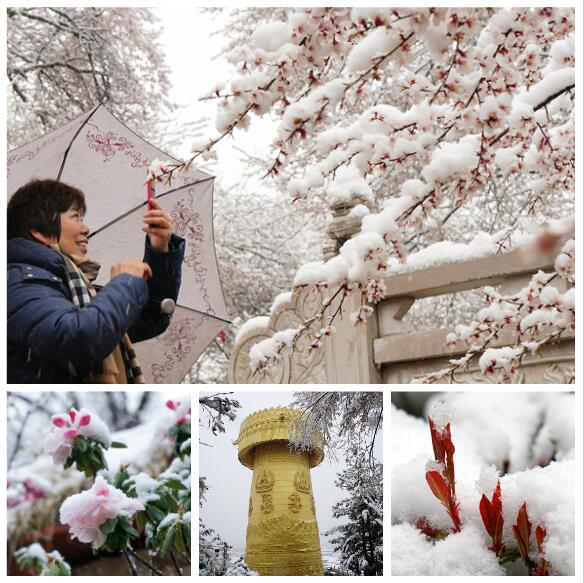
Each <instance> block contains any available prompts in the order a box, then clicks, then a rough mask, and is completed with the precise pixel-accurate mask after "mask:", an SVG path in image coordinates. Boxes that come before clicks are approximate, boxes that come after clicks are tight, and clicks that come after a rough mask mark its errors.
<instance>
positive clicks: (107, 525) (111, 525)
mask: <svg viewBox="0 0 584 583" xmlns="http://www.w3.org/2000/svg"><path fill="white" fill-rule="evenodd" d="M117 524H118V519H117V518H110V519H109V520H106V521H105V522H104V523H103V524H102V525H101V526H100V527H99V530H101V532H103V534H105V535H108V534H110V533H111V532H113V531H114V530H115V529H116V526H117Z"/></svg>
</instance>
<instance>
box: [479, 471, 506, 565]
mask: <svg viewBox="0 0 584 583" xmlns="http://www.w3.org/2000/svg"><path fill="white" fill-rule="evenodd" d="M479 510H480V512H481V517H482V519H483V524H484V525H485V529H486V531H487V532H488V533H489V536H490V537H491V540H492V541H493V544H492V546H491V547H489V548H490V549H491V550H492V551H494V552H495V554H497V555H498V554H499V553H500V552H501V550H502V548H503V524H504V519H503V505H502V504H501V483H500V482H499V481H498V480H497V486H496V488H495V491H494V492H493V498H492V499H491V500H489V499H488V498H487V497H486V496H485V495H484V494H483V497H482V498H481V502H480V504H479Z"/></svg>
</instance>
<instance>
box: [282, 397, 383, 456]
mask: <svg viewBox="0 0 584 583" xmlns="http://www.w3.org/2000/svg"><path fill="white" fill-rule="evenodd" d="M292 406H293V407H294V408H296V409H300V410H301V411H303V415H301V416H300V417H299V419H298V421H297V422H296V423H295V424H294V426H293V427H291V436H290V441H291V443H292V444H293V445H294V446H295V447H298V448H300V449H303V448H307V449H310V447H311V446H312V443H313V439H314V433H315V432H317V433H320V434H321V435H322V436H323V439H324V443H325V445H326V446H327V447H328V448H329V450H331V453H332V454H333V455H334V450H335V449H348V448H349V447H351V446H352V444H354V443H357V442H362V443H364V444H365V446H364V447H366V449H367V451H368V455H369V456H371V457H372V455H373V447H374V446H375V441H376V439H377V438H378V437H379V435H380V434H379V432H380V431H381V429H382V427H383V393H382V392H380V391H355V392H353V391H351V392H347V391H344V392H343V391H326V392H321V391H302V392H297V393H294V401H293V403H292Z"/></svg>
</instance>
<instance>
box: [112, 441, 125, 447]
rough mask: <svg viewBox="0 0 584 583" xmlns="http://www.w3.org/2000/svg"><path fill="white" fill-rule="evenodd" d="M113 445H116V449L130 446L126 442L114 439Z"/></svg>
mask: <svg viewBox="0 0 584 583" xmlns="http://www.w3.org/2000/svg"><path fill="white" fill-rule="evenodd" d="M111 447H114V448H116V449H123V448H125V447H128V446H127V445H126V444H125V443H122V442H121V441H112V445H111Z"/></svg>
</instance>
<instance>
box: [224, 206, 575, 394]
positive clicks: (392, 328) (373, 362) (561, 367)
mask: <svg viewBox="0 0 584 583" xmlns="http://www.w3.org/2000/svg"><path fill="white" fill-rule="evenodd" d="M333 216H334V220H333V222H332V226H331V227H330V228H329V242H328V243H327V245H325V249H324V256H325V259H326V258H327V256H331V255H332V254H333V253H334V252H335V250H337V249H338V247H339V246H340V244H342V242H343V241H344V240H346V239H347V238H348V237H349V236H351V235H352V234H354V233H355V232H357V231H358V229H359V222H360V221H355V220H353V219H352V217H350V215H349V214H348V212H347V208H346V207H344V208H343V209H340V211H339V209H336V213H335V209H333ZM558 252H559V248H556V249H553V250H550V252H549V253H547V254H545V255H544V254H539V255H537V256H536V255H534V253H533V252H528V251H526V250H516V251H512V252H508V253H503V254H499V255H490V256H485V257H482V258H478V259H473V260H470V261H458V262H455V263H445V264H441V265H437V266H433V267H427V268H424V269H419V270H417V271H411V272H407V273H400V274H398V275H394V276H392V277H390V278H388V279H386V281H385V284H386V288H387V290H388V292H387V295H386V297H385V299H384V300H383V301H382V302H380V303H379V304H378V305H377V306H376V310H375V312H374V314H373V316H372V317H371V318H369V319H368V320H367V322H366V323H365V324H360V325H358V326H354V325H353V324H351V322H350V319H349V315H350V314H351V313H352V312H355V311H357V309H358V307H359V305H360V297H359V294H357V293H356V294H351V295H349V296H347V297H346V298H345V300H344V303H343V306H342V310H341V312H340V314H339V315H338V316H337V318H336V319H335V322H334V326H335V328H336V333H335V334H333V335H332V336H330V337H328V338H326V339H325V340H324V342H323V345H322V347H321V348H320V349H317V350H311V349H310V348H309V344H310V342H309V339H308V338H307V337H301V339H300V341H299V342H298V343H297V345H296V349H295V350H294V352H291V351H290V350H288V349H285V350H283V351H282V353H281V355H280V358H279V360H278V361H277V362H276V363H273V364H272V365H271V366H269V368H268V373H267V374H261V375H260V374H257V375H252V374H251V370H250V366H249V351H250V349H251V347H252V346H253V345H254V344H256V343H257V342H259V341H261V340H263V339H265V338H269V337H271V336H272V335H273V334H274V333H276V332H278V331H280V330H285V329H288V328H297V327H298V326H299V325H301V324H302V323H303V322H304V321H306V320H307V319H309V318H310V317H312V316H313V315H314V314H315V313H316V312H317V311H318V308H319V306H320V305H321V304H322V302H323V301H326V299H328V297H329V296H328V294H330V293H332V292H334V290H332V291H330V292H327V291H325V292H322V293H315V292H314V291H312V290H311V289H308V288H302V289H300V290H295V291H294V292H292V294H291V295H290V298H289V299H288V300H287V301H284V302H279V303H278V304H277V305H276V307H275V308H274V309H273V311H272V314H271V315H270V317H269V319H268V320H267V323H266V324H265V325H262V326H259V327H256V328H252V329H250V330H249V331H248V332H246V333H244V334H242V335H240V336H239V337H238V339H237V341H236V342H235V345H234V347H233V351H232V354H231V359H230V368H229V381H230V382H232V383H348V384H355V383H372V384H373V383H389V384H397V383H410V382H411V381H412V379H414V378H415V377H418V376H420V375H423V374H425V373H429V372H432V371H435V370H439V369H442V368H444V367H445V366H446V365H447V364H448V361H449V360H450V359H452V358H456V357H457V356H459V355H462V354H464V352H465V347H464V346H462V345H454V346H448V347H447V346H446V336H447V334H448V333H449V332H452V330H450V329H434V330H427V331H422V332H420V331H415V330H411V329H410V328H409V327H408V326H407V325H406V324H405V323H404V322H403V318H404V316H405V315H406V314H407V312H408V310H409V309H410V308H411V307H412V305H413V304H414V302H415V301H416V300H418V299H422V298H428V297H435V296H441V295H444V294H453V293H456V292H461V291H465V290H471V289H476V288H480V287H483V286H485V285H490V286H500V291H501V293H504V294H511V293H514V292H516V291H518V290H520V289H522V288H523V287H524V286H525V285H527V283H528V282H529V279H530V277H531V276H532V275H533V274H534V273H536V272H537V271H538V270H540V269H541V270H544V271H550V270H553V264H554V258H555V257H556V255H557V254H558ZM551 285H557V286H560V289H561V291H565V288H561V286H563V285H565V283H564V280H561V281H560V282H559V283H556V282H555V281H554V282H552V284H551ZM339 301H340V300H336V301H335V302H333V304H332V305H331V306H330V307H329V309H328V313H330V314H332V313H334V311H335V310H336V309H337V307H338V302H339ZM510 342H512V339H511V338H509V337H505V336H504V335H503V336H502V337H501V338H500V339H499V340H498V344H493V346H504V345H506V344H509V343H510ZM574 350H575V346H574V338H573V336H572V335H567V334H566V335H564V336H562V338H561V341H560V342H558V343H556V344H553V345H550V346H546V347H543V348H542V350H541V351H540V354H539V355H538V356H531V355H529V356H527V357H525V358H524V359H523V362H522V365H521V367H520V368H519V369H518V372H517V374H516V376H515V378H514V379H513V382H516V383H565V382H568V380H569V379H570V376H571V375H572V374H573V369H574ZM456 380H457V382H461V383H487V382H491V381H490V378H489V377H485V376H484V375H482V374H480V373H479V369H478V366H477V362H476V359H475V360H474V361H471V363H470V366H469V368H468V370H467V371H466V372H464V373H460V374H457V375H456Z"/></svg>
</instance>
